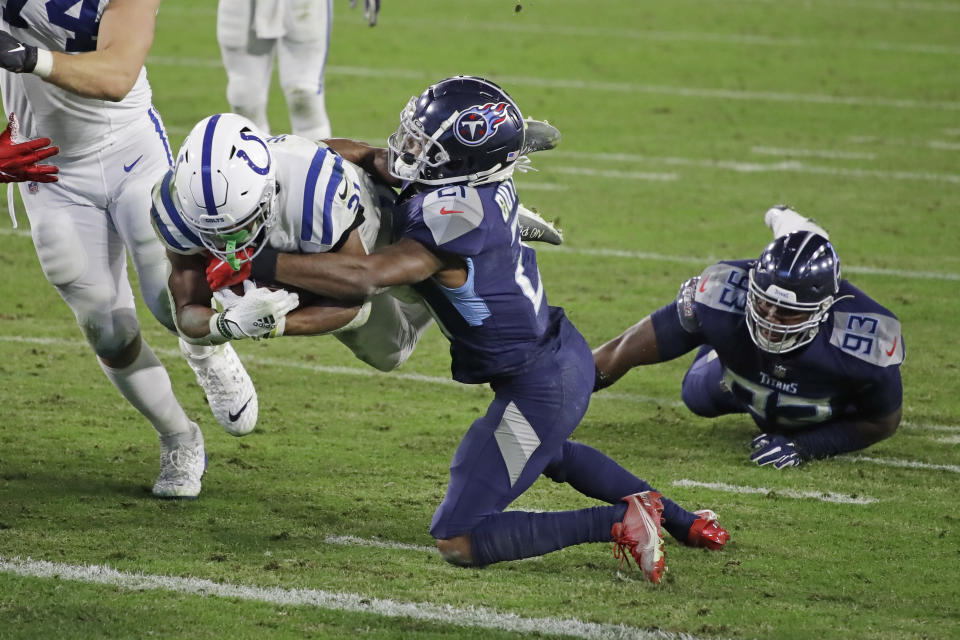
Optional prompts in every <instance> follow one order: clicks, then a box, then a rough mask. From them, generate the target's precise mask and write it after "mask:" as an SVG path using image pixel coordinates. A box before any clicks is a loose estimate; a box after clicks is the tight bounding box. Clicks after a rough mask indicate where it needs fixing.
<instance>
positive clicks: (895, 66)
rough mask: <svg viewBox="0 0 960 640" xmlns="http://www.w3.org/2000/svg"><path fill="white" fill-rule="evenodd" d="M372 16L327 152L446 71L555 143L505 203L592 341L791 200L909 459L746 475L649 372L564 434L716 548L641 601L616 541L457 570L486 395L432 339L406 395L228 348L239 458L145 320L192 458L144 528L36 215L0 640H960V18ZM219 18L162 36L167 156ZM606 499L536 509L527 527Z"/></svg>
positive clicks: (722, 1)
mask: <svg viewBox="0 0 960 640" xmlns="http://www.w3.org/2000/svg"><path fill="white" fill-rule="evenodd" d="M383 5H384V7H383V11H382V13H381V17H380V24H379V25H378V26H377V27H376V28H373V29H371V28H369V27H368V26H367V25H366V23H365V22H364V21H363V17H362V14H361V12H360V11H359V10H357V11H350V10H349V8H348V3H347V2H346V0H337V2H336V7H335V16H336V17H335V24H334V29H333V41H332V45H331V52H330V58H329V64H328V69H327V100H328V110H329V113H330V117H331V120H332V122H333V126H334V133H335V135H338V136H345V137H355V138H360V139H364V140H369V141H372V142H375V143H379V144H382V143H383V141H384V140H385V138H386V136H387V135H388V134H389V133H391V132H392V131H393V130H394V129H395V127H396V123H397V121H398V114H399V112H400V109H401V108H402V106H403V105H404V104H405V102H406V100H407V99H408V98H409V96H411V95H413V94H417V93H419V92H420V91H421V90H422V89H423V88H424V87H425V86H426V85H427V84H429V83H430V82H432V81H435V80H439V79H441V78H443V77H446V76H449V75H454V74H457V73H470V74H477V75H483V76H486V77H489V78H491V79H494V80H496V81H498V82H500V83H501V84H502V85H503V86H504V88H506V89H507V90H508V91H509V92H510V93H511V94H512V95H513V97H514V98H516V99H517V101H518V102H519V104H520V105H521V107H522V108H523V109H524V111H525V114H526V115H530V116H533V117H537V118H547V119H549V120H550V121H551V122H552V123H553V124H555V125H557V126H558V127H559V128H560V129H561V130H562V131H563V134H564V139H563V142H562V144H561V146H560V148H559V149H557V150H556V151H553V152H550V153H544V154H539V155H538V156H536V157H534V164H535V166H536V167H537V168H538V169H539V172H537V173H528V174H525V175H520V176H519V177H518V179H517V185H518V190H519V192H520V196H521V198H522V200H523V201H524V203H525V204H527V205H528V206H535V207H537V208H538V209H539V210H540V211H541V212H542V213H544V214H545V215H546V216H547V217H551V218H559V219H560V222H561V226H562V227H563V228H564V230H565V232H566V244H565V246H564V247H563V248H561V249H549V250H547V248H544V250H542V251H539V252H538V255H539V259H540V269H541V273H542V275H543V278H544V281H545V283H546V288H547V292H548V297H549V301H550V302H551V303H552V304H555V305H562V306H564V307H565V308H566V309H567V311H568V314H569V315H570V316H571V317H572V319H573V320H574V322H575V323H576V324H577V325H578V327H579V328H580V329H581V331H582V332H583V333H584V335H585V336H586V337H587V339H588V340H589V341H590V342H591V344H599V343H601V342H603V341H605V340H607V339H609V338H611V337H613V336H615V335H617V334H618V333H619V332H620V331H622V330H623V329H624V328H625V327H627V326H629V325H630V324H632V323H634V322H636V321H637V320H639V319H640V318H641V317H643V316H644V315H646V314H647V313H648V312H650V311H652V310H654V309H656V308H657V307H659V306H661V305H662V304H665V303H666V302H668V301H669V300H671V299H672V298H673V296H674V295H675V293H676V290H677V287H678V286H679V284H680V283H681V282H682V281H683V280H684V279H686V278H687V277H689V276H691V275H695V274H697V273H699V272H700V270H701V269H702V268H704V267H705V266H707V265H708V264H710V263H711V262H712V261H713V260H715V259H720V258H747V257H753V256H756V255H758V254H759V252H760V250H761V249H762V248H763V246H764V245H765V244H766V243H767V242H768V240H769V231H768V230H767V229H766V227H764V225H763V220H762V218H763V213H764V211H765V210H766V209H767V208H768V207H769V206H770V205H772V204H775V203H778V202H788V203H791V204H793V205H794V206H795V207H796V208H798V209H799V210H800V211H801V212H803V213H805V214H807V215H812V216H814V217H816V218H817V219H818V220H819V221H820V222H821V223H822V224H823V225H824V226H825V227H826V228H827V229H828V230H829V231H830V232H831V239H832V240H833V241H834V244H835V245H836V247H837V250H838V252H839V254H840V256H841V260H842V264H843V266H844V269H845V272H844V273H845V275H846V277H847V278H848V279H850V280H851V281H852V282H853V283H854V284H856V285H857V286H859V287H860V288H862V289H864V290H865V291H866V292H867V293H869V294H870V295H871V296H872V297H874V298H875V299H877V300H879V301H880V302H881V303H883V304H885V305H886V306H888V307H889V308H890V309H891V310H893V311H894V312H895V313H896V314H898V316H899V317H900V319H901V321H902V323H903V330H904V336H905V341H906V346H907V359H906V362H905V364H904V365H903V369H902V371H903V378H904V384H905V411H904V424H903V426H902V427H901V429H900V431H899V433H898V434H897V435H895V436H894V437H893V438H891V439H889V440H887V441H884V442H882V443H880V444H879V445H877V446H875V447H873V448H871V449H868V450H867V451H865V452H863V453H862V455H854V456H846V457H843V458H839V459H835V460H830V461H825V462H820V463H816V464H810V465H807V466H804V467H800V468H797V469H789V470H785V471H782V472H778V471H775V470H772V469H768V468H758V467H756V466H754V465H753V464H752V463H750V462H749V460H748V458H747V446H746V445H747V443H748V442H749V440H750V439H751V438H752V437H753V435H754V434H755V427H754V426H753V425H752V423H750V422H748V421H747V420H746V419H743V418H725V419H720V420H714V421H707V420H703V419H699V418H697V417H695V416H693V415H692V414H690V413H689V412H688V411H687V410H686V409H684V408H683V406H682V405H681V404H680V402H679V395H680V380H681V377H682V375H683V371H684V370H685V367H686V366H687V365H688V364H689V362H690V356H687V357H685V358H681V359H679V360H677V361H675V362H671V363H667V364H663V365H660V366H657V367H652V368H647V369H644V370H637V371H634V372H632V373H631V374H630V375H629V376H627V377H626V378H625V379H624V380H622V381H621V382H620V383H619V384H617V385H616V386H615V387H613V388H612V389H610V390H609V391H605V392H603V393H601V394H598V395H597V396H596V397H595V399H594V402H593V403H592V405H591V408H590V411H589V412H588V414H587V416H586V418H585V420H584V422H583V424H582V425H581V427H580V428H579V429H578V430H577V432H576V433H575V434H574V437H575V438H576V439H578V440H580V441H583V442H585V443H588V444H590V445H592V446H595V447H598V448H600V449H602V450H604V451H606V452H608V453H610V454H612V455H613V456H614V457H616V458H617V459H618V460H619V461H621V462H622V463H623V464H624V465H625V466H627V467H628V468H630V469H632V470H634V471H635V472H636V473H638V474H639V475H641V476H642V477H644V478H646V479H647V480H649V481H650V482H651V483H652V484H654V485H655V486H657V487H658V488H660V489H661V490H662V491H663V492H664V493H666V494H667V495H669V496H670V497H673V498H674V499H675V500H677V501H678V502H680V503H681V504H683V505H685V506H688V507H690V508H694V507H696V508H700V507H710V508H713V509H714V510H716V511H717V512H718V513H719V514H720V516H721V521H722V522H723V524H724V525H725V526H726V527H727V528H728V529H729V530H730V532H731V534H732V536H733V540H732V542H731V543H730V544H729V545H728V546H727V548H726V549H725V550H724V551H722V552H720V553H709V552H706V551H701V550H694V549H688V548H685V547H681V546H679V545H678V544H676V543H675V542H673V541H672V540H668V541H667V564H668V566H669V569H670V571H669V573H668V575H667V577H666V578H665V580H664V582H663V584H661V585H660V586H654V585H651V584H648V583H646V582H645V581H643V580H642V578H641V576H640V575H639V572H637V571H636V570H633V571H629V570H627V569H626V568H624V569H623V570H618V563H617V561H616V560H615V559H614V558H613V557H612V556H611V553H610V546H609V545H601V544H589V545H582V546H580V547H575V548H571V549H567V550H564V551H561V552H557V553H554V554H551V555H548V556H545V557H543V558H540V559H534V560H528V561H523V562H516V563H508V564H502V565H494V566H492V567H489V568H487V569H484V570H464V569H457V568H454V567H451V566H448V565H446V564H445V563H444V562H442V561H441V560H440V558H439V557H438V556H437V554H436V553H435V552H433V551H432V542H433V541H432V539H431V538H430V535H429V532H428V527H429V522H430V517H431V515H432V513H433V511H434V509H435V508H436V506H437V505H438V504H439V502H440V500H441V498H442V496H443V493H444V489H445V485H446V478H447V466H448V464H449V459H450V457H451V455H452V453H453V451H454V449H455V448H456V446H457V443H458V442H459V439H460V437H461V435H462V434H463V433H464V431H465V430H466V428H467V426H468V425H469V424H470V422H471V421H472V420H473V419H474V418H475V417H476V416H477V415H478V414H479V413H480V412H481V411H483V410H485V408H486V405H487V403H488V401H489V398H490V396H491V394H490V392H489V390H488V389H485V388H474V387H466V386H462V385H456V384H453V383H450V382H449V381H448V378H449V356H448V351H447V343H446V341H445V340H444V339H443V338H442V336H441V335H440V333H439V331H437V330H436V329H431V330H430V332H429V333H428V334H427V336H426V337H425V339H424V340H423V342H422V343H421V345H420V346H419V347H418V351H417V353H415V354H414V356H413V358H412V359H411V360H410V361H409V362H408V363H407V364H405V365H404V366H403V367H402V369H401V370H400V371H398V372H395V373H393V374H389V375H380V374H376V375H374V374H373V373H372V370H371V369H369V368H366V367H365V365H363V364H362V363H360V362H359V361H357V360H355V359H354V358H353V357H352V354H350V353H349V352H348V351H347V350H346V349H345V348H344V347H342V346H341V345H340V344H339V343H338V342H336V341H335V340H333V339H330V338H312V339H293V338H291V339H282V340H278V341H272V342H270V343H252V342H247V343H239V344H238V345H237V349H238V351H239V352H240V354H241V356H242V357H243V358H244V360H245V362H246V363H247V366H248V369H249V370H250V372H251V375H252V376H253V378H254V381H255V382H256V384H257V386H258V389H259V394H260V424H259V426H258V428H257V430H256V431H255V432H254V433H253V434H251V435H249V436H247V437H245V438H242V439H236V438H233V437H231V436H229V435H227V434H226V433H224V432H223V431H222V430H221V429H220V427H219V426H218V425H217V424H216V422H215V421H214V420H213V418H212V416H211V415H210V413H209V411H208V410H207V407H206V405H205V401H204V398H203V393H202V391H201V390H200V389H199V387H198V386H197V385H196V383H195V382H194V380H193V376H192V373H191V372H190V371H189V369H188V367H187V366H186V364H185V363H184V362H183V361H182V360H181V359H180V358H179V357H178V353H177V351H176V341H175V339H174V338H173V337H171V336H170V335H168V334H167V333H165V332H164V331H163V330H162V328H161V327H160V325H159V324H158V323H156V322H155V321H154V320H153V318H152V317H150V316H149V313H147V312H146V311H145V310H144V312H143V313H142V314H141V320H142V323H143V332H144V335H145V337H146V338H147V340H148V341H149V342H150V343H151V344H152V345H153V346H154V348H155V350H156V351H157V352H158V354H159V355H160V357H161V358H162V359H163V360H164V362H165V363H166V364H167V367H168V369H169V372H170V375H171V377H172V379H173V382H174V387H175V389H176V390H177V393H178V396H179V398H180V399H181V401H182V403H183V404H184V406H185V407H186V408H187V411H188V413H189V414H190V415H191V416H192V417H194V418H195V419H197V420H198V421H199V423H200V425H201V427H202V428H203V429H204V433H205V435H206V442H207V453H208V456H209V464H210V466H209V469H208V472H207V475H206V477H205V479H204V489H203V493H202V494H201V497H200V499H199V500H198V501H195V502H184V503H179V502H163V501H157V500H154V499H152V498H151V496H150V486H151V485H152V483H153V481H154V479H155V477H156V473H157V470H158V457H159V454H158V447H157V443H156V436H155V434H154V433H153V431H152V429H151V428H150V427H149V425H148V424H147V423H146V422H145V421H144V420H143V419H142V418H141V417H140V416H139V414H137V413H136V412H135V411H134V410H133V409H132V408H131V407H130V406H128V405H127V404H126V403H125V402H124V401H123V400H122V398H121V397H120V396H119V394H118V393H116V392H115V390H114V389H113V388H112V387H111V386H110V385H109V383H108V382H107V380H106V379H105V378H104V376H103V375H102V373H101V372H100V370H99V367H98V366H97V364H96V362H95V360H94V358H93V356H92V354H91V353H90V351H89V349H88V348H87V347H86V344H85V342H84V341H83V339H82V337H81V334H80V331H79V329H78V328H77V327H76V325H75V323H74V320H73V316H72V314H71V313H70V311H69V309H68V308H67V307H66V305H64V304H63V303H62V301H61V300H60V299H59V297H58V296H57V294H56V293H55V291H54V290H53V288H52V287H50V286H49V285H48V284H47V283H46V281H45V280H44V278H43V275H42V273H41V271H40V268H39V265H38V263H37V259H36V256H35V253H34V250H33V247H32V244H31V242H30V239H29V234H28V233H27V232H26V231H25V230H24V228H23V226H24V224H25V216H24V215H22V214H21V216H20V220H21V229H20V230H19V231H14V230H13V229H12V228H11V225H10V223H9V222H8V221H0V265H2V272H3V276H4V277H3V278H2V281H0V301H2V306H0V389H2V395H0V398H2V400H0V403H2V404H0V407H2V410H0V416H2V417H0V638H3V639H7V638H29V639H33V638H147V637H155V638H257V639H262V638H355V637H361V638H363V637H370V638H439V637H469V638H512V637H518V636H519V634H524V635H527V636H533V637H561V636H565V635H566V636H578V637H588V638H670V637H680V636H683V637H690V638H694V639H698V640H699V639H705V638H869V639H891V640H892V639H897V640H901V639H920V638H931V639H932V638H957V637H960V509H958V504H960V503H958V498H957V496H958V493H960V455H958V454H960V400H958V397H957V393H956V391H957V389H958V388H960V370H958V361H960V347H958V346H957V345H958V343H957V339H956V335H955V333H954V331H955V328H954V327H955V325H954V323H955V319H956V318H957V317H958V316H960V301H958V296H957V295H956V287H957V285H958V281H960V251H958V243H960V218H958V216H957V212H958V208H960V75H958V68H960V65H958V62H960V38H958V34H960V2H956V1H951V0H904V1H895V0H804V1H802V2H801V1H800V0H780V1H765V0H700V1H695V0H673V1H671V2H644V1H637V2H627V1H616V0H596V1H593V2H577V1H575V0H549V1H548V0H530V1H527V2H522V7H521V4H520V3H518V2H507V1H505V0H475V1H473V2H469V3H467V2H453V1H450V0H446V1H445V0H385V1H384V3H383ZM518 9H519V10H518ZM214 24H215V2H213V0H201V1H199V2H187V1H186V0H167V1H166V2H165V3H164V4H163V7H162V9H161V12H160V16H159V24H158V30H157V36H156V41H155V43H154V46H153V51H152V54H151V57H150V59H149V60H148V69H149V74H150V80H151V82H152V85H153V89H154V102H155V104H156V106H157V107H158V109H159V110H160V112H161V114H162V115H163V117H164V119H165V122H166V125H167V127H168V129H169V132H170V136H171V138H172V142H173V143H174V145H175V146H177V145H179V143H180V141H182V139H183V137H184V136H185V135H186V133H187V132H188V131H189V129H190V128H191V127H192V125H193V124H194V123H195V122H196V121H197V120H199V119H200V118H202V117H204V116H206V115H209V114H210V113H214V112H218V111H223V110H225V109H227V104H226V101H225V97H224V88H225V78H224V73H223V70H222V68H221V67H220V62H219V51H218V48H217V44H216V41H215V37H214ZM273 94H274V101H273V103H272V104H271V119H272V123H273V125H274V129H275V130H276V131H280V130H284V129H285V127H286V126H287V118H286V115H285V107H284V104H283V101H282V97H281V95H280V92H279V89H278V88H277V87H276V86H275V87H274V91H273ZM537 248H538V249H539V248H540V247H539V246H538V247H537ZM591 504H593V503H592V502H591V501H590V500H588V499H586V498H583V497H582V496H580V495H579V494H577V493H576V492H574V491H573V490H572V489H570V488H569V487H566V486H561V485H554V484H552V483H550V482H549V481H546V480H542V481H541V482H538V483H537V484H536V485H535V486H534V487H533V488H532V489H531V490H530V491H529V492H528V493H527V494H525V495H524V496H523V497H522V498H521V499H520V500H519V501H518V503H517V504H516V505H515V507H516V508H523V509H543V510H556V509H573V508H580V507H584V506H590V505H591ZM45 563H51V564H45ZM102 567H108V568H109V569H110V570H109V571H108V570H105V569H102Z"/></svg>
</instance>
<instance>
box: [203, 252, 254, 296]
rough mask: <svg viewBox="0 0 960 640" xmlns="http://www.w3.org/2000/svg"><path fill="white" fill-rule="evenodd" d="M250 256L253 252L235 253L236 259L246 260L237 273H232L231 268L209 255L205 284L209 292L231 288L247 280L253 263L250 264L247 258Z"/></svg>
mask: <svg viewBox="0 0 960 640" xmlns="http://www.w3.org/2000/svg"><path fill="white" fill-rule="evenodd" d="M252 254H253V251H251V250H250V249H241V250H240V251H237V257H238V258H240V259H241V260H247V261H246V262H244V263H243V264H241V265H240V270H239V271H234V270H233V267H231V266H230V265H229V264H227V263H226V262H224V261H223V260H221V259H220V258H218V257H216V256H213V255H211V256H210V257H209V258H207V284H209V285H210V291H219V290H220V289H225V288H226V287H232V286H233V285H235V284H240V283H241V282H243V281H244V280H246V279H248V278H249V277H250V270H251V269H252V268H253V263H252V262H250V260H249V259H248V258H250V257H251V256H252Z"/></svg>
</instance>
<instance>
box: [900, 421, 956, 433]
mask: <svg viewBox="0 0 960 640" xmlns="http://www.w3.org/2000/svg"><path fill="white" fill-rule="evenodd" d="M900 428H901V429H909V430H911V431H940V432H943V431H946V432H948V433H960V426H956V425H952V424H916V423H914V422H911V421H910V420H904V421H903V422H901V423H900Z"/></svg>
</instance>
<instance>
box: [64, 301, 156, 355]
mask: <svg viewBox="0 0 960 640" xmlns="http://www.w3.org/2000/svg"><path fill="white" fill-rule="evenodd" d="M77 324H78V325H80V329H81V330H82V331H83V334H84V335H85V336H86V338H87V342H89V343H90V346H91V347H92V348H93V351H94V353H96V354H97V355H98V356H99V357H100V358H101V359H102V360H104V361H105V362H107V363H108V364H109V363H111V362H122V361H124V360H126V359H127V357H128V356H129V355H130V353H131V351H138V350H139V347H137V348H136V349H134V347H133V345H134V344H138V343H139V340H138V338H139V337H140V325H139V323H138V322H137V316H136V313H135V312H134V310H132V309H119V310H115V311H114V312H112V313H92V314H82V313H80V314H77ZM134 357H136V354H135V353H134ZM111 366H114V365H111Z"/></svg>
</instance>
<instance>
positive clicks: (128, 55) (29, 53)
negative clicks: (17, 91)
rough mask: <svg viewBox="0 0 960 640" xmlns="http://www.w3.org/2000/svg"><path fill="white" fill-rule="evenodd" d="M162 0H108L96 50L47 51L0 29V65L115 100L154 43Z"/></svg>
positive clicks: (83, 93) (134, 78)
mask: <svg viewBox="0 0 960 640" xmlns="http://www.w3.org/2000/svg"><path fill="white" fill-rule="evenodd" d="M159 6H160V0H112V1H111V2H110V4H108V5H107V7H106V9H104V11H103V15H102V16H101V18H100V26H99V30H98V32H97V48H96V50H95V51H89V52H86V53H78V54H75V55H72V54H66V53H60V52H57V51H53V52H51V51H47V50H46V49H43V48H39V47H34V46H32V45H29V44H26V43H23V42H19V41H18V40H17V39H16V38H14V37H13V36H12V35H10V34H9V33H6V32H0V67H3V68H5V69H7V70H9V71H13V72H14V73H33V74H36V75H38V76H40V77H41V78H43V79H44V80H46V81H47V82H50V83H51V84H55V85H56V86H58V87H60V88H62V89H66V90H67V91H71V92H73V93H76V94H79V95H81V96H85V97H88V98H98V99H101V100H110V101H119V100H123V98H124V97H126V95H127V94H128V93H129V92H130V89H132V88H133V85H134V84H135V83H136V81H137V76H139V74H140V68H141V67H143V63H144V61H146V59H147V53H148V52H149V51H150V47H151V46H152V44H153V32H154V28H155V26H156V17H157V9H158V8H159Z"/></svg>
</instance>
